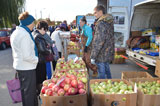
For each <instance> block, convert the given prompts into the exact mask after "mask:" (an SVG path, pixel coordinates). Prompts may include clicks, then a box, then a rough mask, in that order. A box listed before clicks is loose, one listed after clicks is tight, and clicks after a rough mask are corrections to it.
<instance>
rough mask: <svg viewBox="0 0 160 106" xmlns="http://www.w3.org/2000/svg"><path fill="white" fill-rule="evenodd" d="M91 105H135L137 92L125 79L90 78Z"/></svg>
mask: <svg viewBox="0 0 160 106" xmlns="http://www.w3.org/2000/svg"><path fill="white" fill-rule="evenodd" d="M90 100H91V104H92V106H136V101H137V93H135V92H134V88H133V86H132V85H131V83H129V82H128V81H127V80H120V79H112V80H109V79H95V80H90Z"/></svg>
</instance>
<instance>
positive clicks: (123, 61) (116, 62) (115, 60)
mask: <svg viewBox="0 0 160 106" xmlns="http://www.w3.org/2000/svg"><path fill="white" fill-rule="evenodd" d="M123 63H125V59H124V58H117V59H114V61H113V64H123Z"/></svg>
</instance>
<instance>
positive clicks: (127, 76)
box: [121, 71, 153, 80]
mask: <svg viewBox="0 0 160 106" xmlns="http://www.w3.org/2000/svg"><path fill="white" fill-rule="evenodd" d="M132 78H153V77H152V76H151V75H150V74H149V73H148V72H136V71H126V72H122V75H121V79H125V80H129V79H132Z"/></svg>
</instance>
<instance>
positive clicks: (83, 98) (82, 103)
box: [40, 94, 88, 106]
mask: <svg viewBox="0 0 160 106" xmlns="http://www.w3.org/2000/svg"><path fill="white" fill-rule="evenodd" d="M40 97H41V99H42V105H41V106H88V102H87V94H84V95H74V96H43V95H40Z"/></svg>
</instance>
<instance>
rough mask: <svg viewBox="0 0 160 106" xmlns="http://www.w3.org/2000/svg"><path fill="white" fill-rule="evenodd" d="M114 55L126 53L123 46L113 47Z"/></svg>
mask: <svg viewBox="0 0 160 106" xmlns="http://www.w3.org/2000/svg"><path fill="white" fill-rule="evenodd" d="M115 55H126V49H125V48H115Z"/></svg>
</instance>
